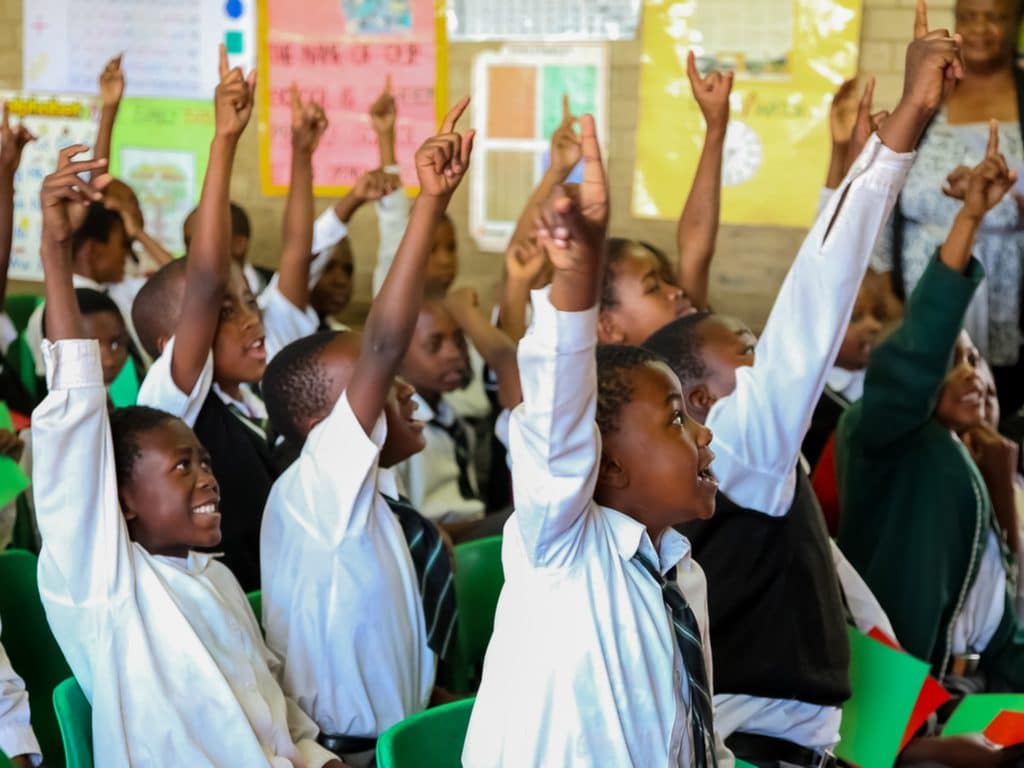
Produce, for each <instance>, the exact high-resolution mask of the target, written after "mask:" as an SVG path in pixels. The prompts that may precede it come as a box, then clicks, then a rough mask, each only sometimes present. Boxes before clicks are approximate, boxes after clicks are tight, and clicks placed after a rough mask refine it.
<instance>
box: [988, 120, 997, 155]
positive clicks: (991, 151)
mask: <svg viewBox="0 0 1024 768" xmlns="http://www.w3.org/2000/svg"><path fill="white" fill-rule="evenodd" d="M998 154H999V121H997V120H995V119H994V118H993V119H992V120H989V121H988V146H987V147H986V148H985V157H995V156H996V155H998Z"/></svg>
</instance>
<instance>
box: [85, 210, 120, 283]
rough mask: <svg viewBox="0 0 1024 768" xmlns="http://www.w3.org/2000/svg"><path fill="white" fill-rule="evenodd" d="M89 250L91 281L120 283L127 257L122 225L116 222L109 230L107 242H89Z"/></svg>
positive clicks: (87, 245)
mask: <svg viewBox="0 0 1024 768" xmlns="http://www.w3.org/2000/svg"><path fill="white" fill-rule="evenodd" d="M85 247H86V248H88V249H89V265H90V268H91V269H92V279H93V280H95V281H96V282H97V283H105V284H106V283H120V282H121V281H122V280H124V262H125V259H126V258H127V256H128V238H127V236H126V235H125V233H124V224H122V223H121V222H120V220H118V221H117V222H116V223H115V224H114V226H113V227H111V229H110V237H109V238H107V242H105V243H103V242H100V241H99V240H90V241H89V242H88V243H87V244H86V245H85Z"/></svg>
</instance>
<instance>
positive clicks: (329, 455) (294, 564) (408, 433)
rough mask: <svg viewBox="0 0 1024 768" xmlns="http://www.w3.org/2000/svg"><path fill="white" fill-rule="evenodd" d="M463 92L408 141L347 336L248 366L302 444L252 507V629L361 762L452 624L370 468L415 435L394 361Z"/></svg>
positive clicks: (287, 679) (417, 685) (410, 323)
mask: <svg viewBox="0 0 1024 768" xmlns="http://www.w3.org/2000/svg"><path fill="white" fill-rule="evenodd" d="M468 103H469V100H468V99H463V100H462V101H460V102H459V103H458V104H456V105H455V107H454V108H453V109H452V111H451V112H450V113H449V114H448V116H447V117H446V118H445V121H444V123H443V125H442V126H441V131H440V135H438V136H435V137H434V138H432V139H430V140H428V141H427V142H426V143H425V144H424V145H423V147H422V148H421V149H420V150H419V151H418V152H417V162H416V166H417V172H418V174H419V179H420V187H421V190H422V191H421V193H420V196H419V198H418V199H417V200H416V203H415V204H414V205H413V209H412V215H411V217H410V220H409V228H408V230H407V232H406V236H405V238H404V239H403V240H402V243H401V245H400V246H399V248H398V253H397V255H396V257H395V259H394V262H393V263H392V265H391V274H390V275H389V276H388V278H387V279H386V280H385V281H384V285H383V286H382V287H381V291H380V293H379V294H378V295H377V298H376V300H375V301H374V303H373V306H372V307H371V309H370V314H369V316H368V317H367V321H366V330H365V333H364V334H363V338H361V337H360V335H359V334H356V333H352V332H349V333H341V334H338V333H333V332H326V333H320V334H317V335H315V336H311V337H307V338H305V339H300V340H299V341H296V342H294V343H293V344H291V345H289V346H288V347H286V348H285V349H284V350H283V351H282V352H281V354H280V355H279V356H278V357H277V358H276V359H275V360H274V362H273V363H272V364H271V365H270V367H269V368H268V369H267V375H266V377H265V378H264V388H265V392H266V397H267V405H268V407H269V409H270V413H271V417H272V419H273V421H274V423H275V425H277V427H278V429H279V430H280V431H281V433H282V434H283V435H284V436H285V437H286V439H288V440H290V441H292V442H294V443H295V444H296V445H300V446H302V448H301V453H300V455H299V457H298V459H297V460H296V461H295V463H294V464H292V466H291V467H289V468H288V469H287V470H286V471H285V472H284V473H283V474H282V475H281V477H280V478H279V479H278V480H277V482H276V483H275V484H274V488H273V490H272V491H271V494H270V498H269V499H268V501H267V508H266V511H265V514H264V520H263V532H262V539H261V545H262V547H261V551H262V556H261V565H262V570H263V577H264V578H263V584H264V586H263V606H264V608H263V621H264V625H265V627H266V630H267V641H268V643H269V644H270V646H271V648H273V649H274V650H275V651H277V652H278V653H280V654H281V656H282V658H283V659H284V675H283V682H284V688H285V690H286V691H287V692H288V693H289V694H291V695H293V696H295V698H296V700H297V701H298V702H299V705H300V706H301V707H302V708H303V710H304V711H306V712H307V713H308V714H309V715H310V716H311V717H312V718H313V719H314V720H315V721H316V722H317V724H318V725H319V726H320V728H321V730H322V734H321V737H320V743H321V744H323V745H324V746H326V747H327V748H329V749H331V750H332V751H334V752H335V753H336V754H338V755H340V756H342V757H343V758H345V760H346V761H347V762H348V763H350V764H351V765H353V766H356V768H362V767H363V766H366V765H372V764H373V756H374V747H375V741H376V738H377V735H378V734H380V733H381V732H382V731H384V730H386V729H387V728H389V727H391V726H392V725H394V724H395V723H397V722H399V721H400V720H402V719H403V718H406V717H409V716H410V715H413V714H416V713H417V712H420V711H421V710H423V709H424V708H425V707H426V706H427V704H428V702H429V701H430V696H431V691H432V690H433V686H434V673H435V670H436V664H437V658H438V657H440V658H444V656H445V654H446V653H447V651H448V649H449V648H452V647H453V646H452V642H453V640H454V638H455V637H456V635H455V622H456V614H455V604H454V598H455V594H454V586H453V584H452V576H451V572H450V570H449V568H448V558H447V556H446V555H445V554H444V553H443V543H442V540H441V537H440V535H439V533H438V531H437V529H436V528H435V527H434V525H432V524H431V523H429V522H427V521H426V520H424V519H423V518H422V517H420V516H419V514H418V513H417V512H416V511H415V510H414V509H412V508H410V506H409V505H408V503H407V502H400V501H399V498H398V492H397V489H396V487H395V482H394V478H393V476H392V475H391V473H390V472H389V471H388V470H387V469H385V468H386V467H390V466H393V465H394V464H395V463H396V462H398V461H401V460H402V459H404V458H406V457H407V456H409V455H410V454H413V453H415V452H417V451H419V450H421V449H422V448H423V435H422V432H423V426H424V425H423V422H422V421H419V420H417V419H416V418H415V415H414V414H415V411H416V405H415V402H414V401H413V399H412V398H413V391H412V388H411V387H410V386H409V385H408V384H406V383H405V382H403V381H402V380H400V379H397V380H396V379H395V373H396V371H397V369H398V365H399V363H400V362H401V359H402V354H403V352H404V351H405V348H406V346H407V345H408V343H409V339H410V338H411V336H412V333H413V327H414V324H415V322H416V315H417V311H418V308H419V305H420V304H421V303H422V301H423V290H424V287H423V286H424V277H423V276H424V273H425V271H426V263H427V258H428V253H429V242H430V232H431V230H432V229H433V227H434V226H435V225H436V222H437V220H438V218H440V216H441V215H442V214H443V212H444V209H445V207H446V206H447V205H448V202H449V200H450V199H451V195H452V193H453V192H454V191H455V189H456V187H457V186H458V184H459V182H460V181H461V180H462V177H463V175H464V174H465V172H466V171H467V170H468V165H469V157H470V152H471V150H472V145H473V133H472V132H471V131H469V132H467V133H466V134H465V135H464V136H459V134H457V133H455V132H454V128H455V124H456V122H457V120H458V118H459V116H460V115H461V114H462V112H463V111H464V110H465V108H466V106H467V104H468ZM300 606H301V608H300ZM435 654H436V656H435Z"/></svg>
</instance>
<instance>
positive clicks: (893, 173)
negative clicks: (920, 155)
mask: <svg viewBox="0 0 1024 768" xmlns="http://www.w3.org/2000/svg"><path fill="white" fill-rule="evenodd" d="M916 156H917V153H916V152H894V151H893V150H891V149H889V148H888V147H887V146H885V144H883V143H882V140H881V139H880V138H878V134H877V133H874V134H872V135H871V137H870V138H869V139H868V142H867V144H865V145H864V149H863V150H862V151H861V153H860V155H859V156H858V157H857V159H856V160H855V161H854V163H853V166H852V167H851V168H850V172H849V173H848V174H847V178H849V179H851V180H855V179H857V177H858V176H861V175H862V174H865V172H866V171H869V170H870V171H871V173H870V174H868V175H866V176H865V183H866V184H867V185H868V186H871V187H876V188H887V187H892V186H898V187H899V188H902V186H903V183H904V182H905V181H906V180H907V174H908V173H910V168H911V167H912V166H913V165H914V158H915V157H916ZM840 188H841V187H840Z"/></svg>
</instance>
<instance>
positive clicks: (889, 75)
mask: <svg viewBox="0 0 1024 768" xmlns="http://www.w3.org/2000/svg"><path fill="white" fill-rule="evenodd" d="M763 1H764V0H750V2H763ZM915 4H916V0H864V19H863V29H862V38H861V68H862V70H863V71H864V72H868V73H872V74H875V75H876V76H877V78H878V85H877V90H876V94H875V99H876V104H877V105H878V108H881V107H892V106H893V105H895V103H896V101H897V100H898V98H899V95H900V92H901V90H902V72H903V54H904V50H905V47H906V43H907V40H908V38H909V36H910V34H911V31H912V25H913V16H914V6H915ZM953 4H954V0H929V10H930V22H931V26H932V27H933V28H935V27H938V26H939V25H948V26H952V7H953ZM21 28H22V0H0V87H3V88H20V86H21ZM497 47H500V46H498V45H490V44H468V43H461V44H456V43H453V44H451V45H450V46H449V73H448V93H449V94H450V95H452V96H453V97H458V96H461V95H462V94H464V93H468V92H469V81H470V71H471V66H472V61H473V57H474V55H475V54H477V53H478V52H480V51H483V50H487V49H488V48H497ZM609 48H610V63H611V82H610V104H611V108H610V113H609V128H610V132H611V136H610V138H608V139H606V142H605V157H606V159H607V162H608V167H609V175H610V178H611V184H612V219H611V231H612V232H613V233H614V234H616V235H619V236H624V237H642V238H643V239H645V240H648V241H651V242H653V243H655V244H656V245H658V246H660V247H662V248H664V249H665V250H666V251H669V252H674V250H675V245H674V242H675V235H674V232H675V223H674V222H670V221H664V222H663V221H649V220H642V219H636V218H634V217H632V216H631V215H630V194H631V179H632V171H633V161H634V156H635V151H634V126H635V123H636V115H637V93H638V83H639V75H640V67H639V62H640V55H641V46H640V43H639V42H637V41H630V42H618V43H611V44H609ZM111 53H112V54H113V53H115V52H113V51H112V52H111ZM98 74H99V73H97V75H98ZM344 76H345V73H344V72H341V73H339V77H342V78H344ZM126 77H127V79H128V82H129V83H130V82H131V70H130V69H129V70H128V71H127V72H126ZM255 122H256V120H255V118H254V119H253V125H250V127H249V128H248V130H247V131H246V133H245V136H244V137H243V140H242V144H241V147H240V151H239V153H238V159H237V162H236V168H235V175H234V177H233V180H232V196H233V197H234V199H235V200H236V201H238V202H239V203H241V204H242V205H244V206H245V207H246V209H247V210H248V211H249V213H250V215H251V217H252V220H253V227H254V244H253V248H252V258H253V260H254V261H255V262H257V263H259V264H264V265H273V264H275V263H276V261H277V254H278V248H279V246H280V217H281V209H282V205H283V198H273V197H264V196H262V195H261V194H260V183H259V164H258V157H257V152H258V146H257V145H258V142H257V131H256V125H255ZM827 162H828V158H826V157H823V158H822V160H821V169H820V173H821V175H822V176H824V172H825V166H826V164H827ZM809 172H817V170H816V169H815V170H812V171H809ZM783 194H784V191H783ZM684 196H685V190H680V201H682V200H683V199H684ZM329 204H330V201H329V200H327V199H323V200H318V208H324V207H326V206H327V205H329ZM450 212H451V214H452V216H453V218H454V220H455V222H456V224H457V226H458V228H459V252H460V258H461V260H462V278H461V279H462V281H464V282H467V283H469V284H472V285H473V286H475V287H476V288H477V289H478V290H479V291H481V294H482V296H483V297H484V301H488V300H489V297H491V296H493V287H494V284H495V281H496V280H497V278H498V276H499V273H500V270H501V255H499V254H487V253H480V252H479V251H478V250H477V249H476V246H475V244H474V243H473V241H472V239H471V238H470V237H469V236H468V234H467V233H466V224H467V222H468V219H469V210H468V198H467V196H466V193H465V186H464V187H463V189H462V190H460V192H459V194H457V195H456V197H455V199H454V200H453V201H452V206H451V210H450ZM803 234H804V232H803V230H799V229H792V228H780V227H741V226H725V227H722V230H721V233H720V235H719V239H718V252H717V255H716V260H715V266H714V270H713V275H712V301H713V302H714V304H715V306H716V307H717V308H718V309H720V310H721V311H724V312H728V313H731V314H735V315H738V316H740V317H742V318H743V319H745V320H746V321H747V322H749V323H751V324H752V325H753V326H755V327H758V328H759V327H761V326H762V325H763V323H764V320H765V318H766V317H767V314H768V311H769V309H770V308H771V302H772V299H773V297H774V295H775V293H776V291H777V289H778V286H779V285H780V284H781V282H782V279H783V277H784V276H785V272H786V269H787V268H788V266H789V264H790V262H791V261H792V258H793V256H794V255H795V253H796V251H797V249H798V248H799V246H800V243H801V240H802V238H803ZM351 239H352V245H353V249H354V251H355V253H356V270H357V286H356V293H355V298H354V301H353V307H352V313H351V314H352V315H353V318H354V319H358V317H359V315H360V314H361V313H364V312H365V310H366V307H367V304H368V301H369V294H370V275H371V272H372V264H373V259H374V254H375V252H376V247H377V228H376V221H375V219H374V215H373V213H372V211H371V210H369V209H367V210H364V211H362V212H360V213H359V214H358V215H357V216H356V218H355V220H354V221H353V224H352V227H351ZM11 290H15V291H17V290H33V291H38V290H39V286H38V285H32V284H18V283H15V284H13V285H12V288H11Z"/></svg>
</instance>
